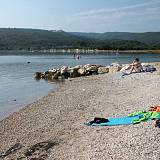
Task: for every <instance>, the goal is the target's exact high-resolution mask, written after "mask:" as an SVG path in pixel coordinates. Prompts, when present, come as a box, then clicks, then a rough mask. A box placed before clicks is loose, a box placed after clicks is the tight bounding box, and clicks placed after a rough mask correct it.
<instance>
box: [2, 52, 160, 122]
mask: <svg viewBox="0 0 160 160" xmlns="http://www.w3.org/2000/svg"><path fill="white" fill-rule="evenodd" d="M137 57H138V58H139V59H140V60H141V61H142V62H160V54H158V53H119V54H118V53H97V54H95V53H92V54H86V53H85V54H81V56H80V59H79V60H78V59H74V53H73V54H72V53H68V54H67V53H41V52H36V53H35V52H34V53H31V52H17V51H0V120H2V119H3V118H5V117H7V116H9V115H10V114H11V113H13V112H16V111H18V110H19V109H21V108H23V107H24V106H26V105H28V104H30V103H33V102H34V101H37V100H38V99H40V98H41V97H43V96H45V95H47V94H48V93H49V92H51V91H54V90H55V89H56V88H57V86H58V85H59V83H61V82H50V81H45V80H39V81H37V80H36V79H34V77H33V74H34V73H35V72H37V71H42V72H43V71H47V70H48V69H52V68H61V67H62V66H75V65H81V64H101V65H109V64H111V63H120V64H124V63H131V62H132V60H133V59H134V58H137Z"/></svg>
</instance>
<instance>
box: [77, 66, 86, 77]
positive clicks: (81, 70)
mask: <svg viewBox="0 0 160 160" xmlns="http://www.w3.org/2000/svg"><path fill="white" fill-rule="evenodd" d="M77 72H78V73H79V74H80V75H81V76H83V75H85V74H86V69H85V68H84V67H83V68H80V69H78V71H77Z"/></svg>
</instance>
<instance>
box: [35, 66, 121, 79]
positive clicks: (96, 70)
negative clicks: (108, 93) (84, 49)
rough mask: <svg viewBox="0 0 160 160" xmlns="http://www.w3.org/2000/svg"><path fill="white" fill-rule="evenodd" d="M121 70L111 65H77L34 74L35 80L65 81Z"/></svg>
mask: <svg viewBox="0 0 160 160" xmlns="http://www.w3.org/2000/svg"><path fill="white" fill-rule="evenodd" d="M120 69H121V67H120V65H118V64H112V65H111V66H102V65H95V64H86V65H78V66H75V67H67V66H63V67H62V68H60V69H54V68H53V69H49V70H48V71H46V72H36V73H35V74H34V77H35V78H36V79H38V80H39V79H41V78H42V79H46V80H56V79H67V78H74V77H81V76H90V75H96V74H105V73H114V72H118V71H119V70H120Z"/></svg>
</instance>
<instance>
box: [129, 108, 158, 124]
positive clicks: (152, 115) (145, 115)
mask: <svg viewBox="0 0 160 160" xmlns="http://www.w3.org/2000/svg"><path fill="white" fill-rule="evenodd" d="M136 115H139V117H138V118H137V119H134V120H133V123H140V122H145V121H149V120H153V119H160V112H154V111H148V112H146V111H138V112H134V113H132V114H129V115H128V116H131V117H133V116H136Z"/></svg>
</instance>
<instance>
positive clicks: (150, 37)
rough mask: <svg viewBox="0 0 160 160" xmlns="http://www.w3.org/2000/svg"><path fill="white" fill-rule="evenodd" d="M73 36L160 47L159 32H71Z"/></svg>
mask: <svg viewBox="0 0 160 160" xmlns="http://www.w3.org/2000/svg"><path fill="white" fill-rule="evenodd" d="M71 33H72V34H73V35H77V36H83V37H88V38H96V39H100V40H112V39H119V40H130V41H139V42H142V43H146V44H148V45H160V32H144V33H130V32H106V33H83V32H71Z"/></svg>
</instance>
